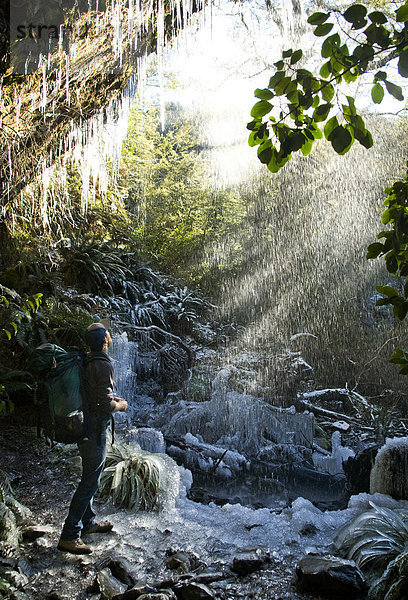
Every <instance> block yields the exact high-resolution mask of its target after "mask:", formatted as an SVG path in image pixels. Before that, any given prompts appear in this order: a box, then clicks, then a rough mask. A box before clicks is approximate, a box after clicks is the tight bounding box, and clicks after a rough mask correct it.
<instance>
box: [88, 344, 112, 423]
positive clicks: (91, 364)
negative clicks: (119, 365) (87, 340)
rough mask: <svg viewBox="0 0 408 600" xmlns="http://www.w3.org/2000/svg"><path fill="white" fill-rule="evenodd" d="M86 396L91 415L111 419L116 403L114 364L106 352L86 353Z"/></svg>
mask: <svg viewBox="0 0 408 600" xmlns="http://www.w3.org/2000/svg"><path fill="white" fill-rule="evenodd" d="M85 396H86V401H87V406H88V411H89V414H90V415H92V416H96V417H102V418H106V419H109V417H110V416H111V414H112V411H113V409H114V408H115V405H116V404H115V402H114V394H113V365H112V362H111V360H110V358H109V356H108V355H107V354H106V353H105V352H102V351H100V352H88V354H87V355H86V359H85Z"/></svg>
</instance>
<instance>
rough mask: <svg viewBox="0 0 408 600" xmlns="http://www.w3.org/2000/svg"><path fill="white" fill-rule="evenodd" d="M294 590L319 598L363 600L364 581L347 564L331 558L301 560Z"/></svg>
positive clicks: (351, 565) (356, 570)
mask: <svg viewBox="0 0 408 600" xmlns="http://www.w3.org/2000/svg"><path fill="white" fill-rule="evenodd" d="M295 583H296V588H297V590H298V591H299V592H301V593H306V594H312V595H314V596H318V597H322V598H331V599H336V600H337V599H338V600H344V599H345V598H347V600H352V599H358V598H363V597H364V596H365V593H366V588H367V585H366V582H365V579H364V577H363V575H362V573H361V571H360V569H359V568H358V567H357V565H356V564H355V563H354V562H353V561H350V560H345V559H342V558H337V557H335V556H316V555H311V554H308V555H306V556H304V557H303V558H302V559H301V560H300V561H299V563H298V565H297V567H296V580H295Z"/></svg>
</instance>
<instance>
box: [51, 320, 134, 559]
mask: <svg viewBox="0 0 408 600" xmlns="http://www.w3.org/2000/svg"><path fill="white" fill-rule="evenodd" d="M108 327H109V324H108V322H107V321H106V320H105V319H102V321H101V322H99V323H93V324H92V325H90V326H89V327H88V328H87V330H86V332H85V340H86V342H87V344H88V346H89V347H90V350H91V351H90V352H88V354H87V356H86V360H85V376H84V380H85V381H84V387H85V400H86V409H87V416H86V422H87V436H86V437H85V438H84V439H83V440H81V441H80V442H78V449H79V453H80V455H81V459H82V477H81V481H80V482H79V484H78V487H77V490H76V491H75V494H74V496H73V498H72V500H71V505H70V507H69V512H68V516H67V518H66V521H65V523H64V527H63V529H62V533H61V537H60V540H59V543H58V549H59V550H63V551H65V552H71V553H72V554H89V553H91V552H92V548H91V547H90V546H88V545H87V544H85V543H84V542H83V541H82V539H81V532H82V535H86V534H88V533H108V532H109V531H111V529H112V527H113V524H112V523H110V522H109V521H101V522H100V523H97V522H96V521H95V513H94V510H93V506H92V503H93V497H94V495H95V493H96V490H97V489H98V485H99V480H100V477H101V474H102V471H103V468H104V465H105V458H106V428H107V426H108V424H109V422H110V419H111V415H112V413H115V412H118V411H120V412H125V411H126V410H127V407H128V404H127V402H126V400H123V398H118V397H116V396H114V394H113V365H112V362H111V360H110V358H109V356H108V348H109V346H110V345H111V343H112V338H111V336H110V334H109V331H108Z"/></svg>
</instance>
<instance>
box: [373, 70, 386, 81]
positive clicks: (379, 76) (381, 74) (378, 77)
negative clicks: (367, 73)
mask: <svg viewBox="0 0 408 600" xmlns="http://www.w3.org/2000/svg"><path fill="white" fill-rule="evenodd" d="M386 79H387V73H386V72H385V71H377V73H376V74H375V76H374V80H375V81H385V80H386Z"/></svg>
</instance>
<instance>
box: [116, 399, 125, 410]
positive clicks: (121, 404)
mask: <svg viewBox="0 0 408 600" xmlns="http://www.w3.org/2000/svg"><path fill="white" fill-rule="evenodd" d="M115 402H116V408H115V410H114V412H126V411H127V409H128V403H127V400H124V399H123V398H115Z"/></svg>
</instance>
